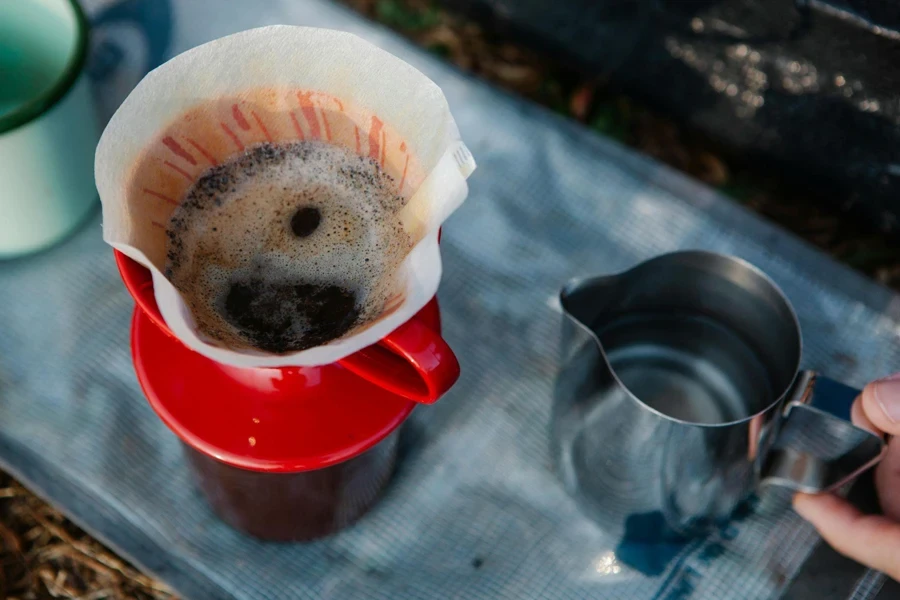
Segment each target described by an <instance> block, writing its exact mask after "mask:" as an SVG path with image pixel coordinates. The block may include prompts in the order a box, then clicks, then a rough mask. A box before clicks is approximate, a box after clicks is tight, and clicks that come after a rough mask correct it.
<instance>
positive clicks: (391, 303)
mask: <svg viewBox="0 0 900 600" xmlns="http://www.w3.org/2000/svg"><path fill="white" fill-rule="evenodd" d="M401 304H403V296H394V297H393V298H389V299H388V301H387V302H385V303H384V309H382V313H390V312H394V311H395V310H397V309H398V308H400V305H401Z"/></svg>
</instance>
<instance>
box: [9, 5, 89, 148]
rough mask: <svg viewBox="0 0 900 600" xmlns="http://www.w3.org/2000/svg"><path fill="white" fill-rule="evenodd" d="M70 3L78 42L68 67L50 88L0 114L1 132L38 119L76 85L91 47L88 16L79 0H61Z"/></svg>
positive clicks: (67, 64)
mask: <svg viewBox="0 0 900 600" xmlns="http://www.w3.org/2000/svg"><path fill="white" fill-rule="evenodd" d="M60 1H61V2H65V3H68V4H69V6H70V7H71V9H72V11H73V15H74V17H75V46H74V48H73V49H72V52H71V53H70V55H69V60H68V62H67V63H66V66H65V69H64V70H63V72H62V73H61V74H60V75H59V77H58V78H57V79H56V81H55V82H54V83H53V85H52V86H50V88H49V89H47V90H44V91H43V92H42V93H40V94H38V95H37V96H35V97H33V98H30V99H29V100H27V101H25V102H23V103H22V104H21V105H19V106H17V107H16V108H14V109H13V110H12V111H10V112H8V113H6V114H5V115H0V135H3V134H6V133H9V132H10V131H13V130H15V129H18V128H19V127H22V126H23V125H27V124H28V123H31V122H32V121H35V120H37V119H39V118H40V117H41V116H43V115H44V114H46V113H47V112H48V111H49V110H50V109H52V108H53V107H54V106H56V105H57V104H59V102H60V101H61V100H62V99H63V97H65V95H66V94H67V93H68V92H69V90H71V89H72V88H73V87H74V86H75V82H76V81H77V80H78V77H79V76H80V75H81V72H82V71H83V70H84V65H85V63H86V62H87V51H88V31H89V26H88V20H87V16H86V15H85V14H84V10H82V8H81V5H80V4H79V3H78V0H60Z"/></svg>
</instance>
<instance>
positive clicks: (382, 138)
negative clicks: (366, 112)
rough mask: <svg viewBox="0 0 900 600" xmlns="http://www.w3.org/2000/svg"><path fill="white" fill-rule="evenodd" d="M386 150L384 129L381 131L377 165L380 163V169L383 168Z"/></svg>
mask: <svg viewBox="0 0 900 600" xmlns="http://www.w3.org/2000/svg"><path fill="white" fill-rule="evenodd" d="M385 148H387V139H386V136H385V134H384V129H382V130H381V158H380V159H379V161H378V162H379V163H381V168H382V169H383V168H384V150H385Z"/></svg>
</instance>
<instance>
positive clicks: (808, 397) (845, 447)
mask: <svg viewBox="0 0 900 600" xmlns="http://www.w3.org/2000/svg"><path fill="white" fill-rule="evenodd" d="M859 393H860V392H859V390H857V389H854V388H852V387H850V386H847V385H844V384H843V383H839V382H837V381H834V380H833V379H829V378H827V377H821V376H818V375H817V374H816V373H814V372H813V371H803V372H801V373H800V374H799V375H798V376H797V380H796V381H795V382H794V386H793V388H792V392H791V395H790V397H789V399H788V402H787V404H786V405H785V407H784V418H783V419H782V421H781V424H780V427H779V429H778V430H777V431H775V432H774V433H773V434H774V440H773V441H772V445H771V447H770V449H769V451H768V452H767V453H766V455H765V460H764V463H763V466H762V469H761V471H760V474H761V484H762V485H767V484H773V485H780V486H784V487H787V488H790V489H792V490H795V491H798V492H806V493H821V492H830V491H834V490H835V489H837V488H839V487H841V486H842V485H844V484H845V483H847V482H849V481H851V480H853V479H854V478H855V477H856V476H857V475H859V474H860V473H862V472H863V471H865V470H867V469H869V468H871V467H872V466H874V465H875V464H877V463H878V461H879V460H881V458H882V456H884V453H885V451H886V450H887V446H886V444H885V442H884V439H882V437H881V436H879V435H877V434H875V433H873V432H871V431H869V430H867V429H863V428H861V427H857V426H856V425H853V423H851V421H850V407H851V406H852V405H853V401H854V400H855V399H856V397H857V396H859Z"/></svg>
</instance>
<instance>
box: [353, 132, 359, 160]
mask: <svg viewBox="0 0 900 600" xmlns="http://www.w3.org/2000/svg"><path fill="white" fill-rule="evenodd" d="M353 133H354V134H356V153H357V154H359V127H357V126H356V125H354V126H353Z"/></svg>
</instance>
